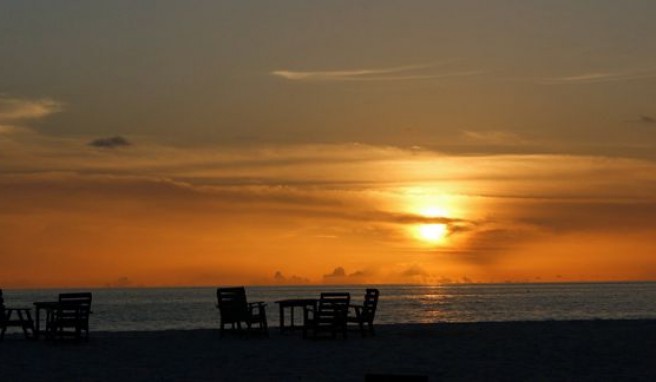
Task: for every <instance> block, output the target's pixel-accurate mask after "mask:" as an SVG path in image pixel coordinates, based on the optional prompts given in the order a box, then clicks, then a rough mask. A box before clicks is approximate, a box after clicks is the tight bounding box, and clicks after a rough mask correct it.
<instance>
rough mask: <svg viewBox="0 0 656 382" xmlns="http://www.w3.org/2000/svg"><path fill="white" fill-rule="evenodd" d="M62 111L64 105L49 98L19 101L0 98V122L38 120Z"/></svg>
mask: <svg viewBox="0 0 656 382" xmlns="http://www.w3.org/2000/svg"><path fill="white" fill-rule="evenodd" d="M62 110H64V104H63V103H61V102H59V101H55V100H53V99H50V98H42V99H33V100H32V99H21V98H11V97H3V96H0V122H16V121H23V120H29V119H39V118H44V117H47V116H48V115H50V114H54V113H58V112H60V111H62Z"/></svg>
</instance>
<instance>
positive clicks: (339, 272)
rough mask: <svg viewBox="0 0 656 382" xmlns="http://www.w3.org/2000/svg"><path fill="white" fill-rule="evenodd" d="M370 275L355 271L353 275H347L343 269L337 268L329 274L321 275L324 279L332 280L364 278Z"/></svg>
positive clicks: (365, 272)
mask: <svg viewBox="0 0 656 382" xmlns="http://www.w3.org/2000/svg"><path fill="white" fill-rule="evenodd" d="M369 275H370V273H369V272H367V271H355V272H353V273H347V272H346V270H345V269H344V267H337V268H335V269H333V271H332V272H331V273H328V274H327V275H323V278H324V279H334V278H346V277H366V276H369Z"/></svg>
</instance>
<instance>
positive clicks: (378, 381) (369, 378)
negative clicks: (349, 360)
mask: <svg viewBox="0 0 656 382" xmlns="http://www.w3.org/2000/svg"><path fill="white" fill-rule="evenodd" d="M364 382H428V376H427V375H403V374H367V375H365V376H364Z"/></svg>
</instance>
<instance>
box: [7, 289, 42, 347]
mask: <svg viewBox="0 0 656 382" xmlns="http://www.w3.org/2000/svg"><path fill="white" fill-rule="evenodd" d="M14 313H16V318H12V316H13V315H14ZM8 327H19V328H21V329H23V334H24V335H25V338H31V337H32V336H33V334H34V321H33V320H32V314H31V309H30V308H8V307H6V306H5V300H4V297H3V294H2V289H0V341H2V340H4V338H5V332H6V331H7V328H8Z"/></svg>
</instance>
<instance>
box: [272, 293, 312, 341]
mask: <svg viewBox="0 0 656 382" xmlns="http://www.w3.org/2000/svg"><path fill="white" fill-rule="evenodd" d="M276 304H278V308H279V309H280V333H283V332H285V331H286V330H289V331H292V332H293V331H294V330H295V329H297V328H298V329H300V328H302V326H298V327H297V326H296V325H295V324H294V308H301V309H305V307H307V306H316V304H317V299H316V298H290V299H286V300H279V301H276ZM285 309H289V317H290V322H289V325H285Z"/></svg>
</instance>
